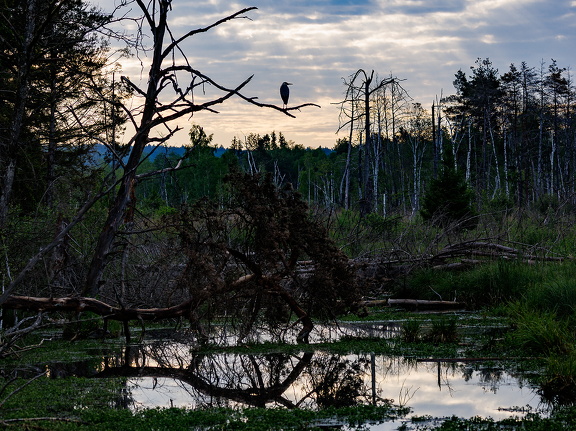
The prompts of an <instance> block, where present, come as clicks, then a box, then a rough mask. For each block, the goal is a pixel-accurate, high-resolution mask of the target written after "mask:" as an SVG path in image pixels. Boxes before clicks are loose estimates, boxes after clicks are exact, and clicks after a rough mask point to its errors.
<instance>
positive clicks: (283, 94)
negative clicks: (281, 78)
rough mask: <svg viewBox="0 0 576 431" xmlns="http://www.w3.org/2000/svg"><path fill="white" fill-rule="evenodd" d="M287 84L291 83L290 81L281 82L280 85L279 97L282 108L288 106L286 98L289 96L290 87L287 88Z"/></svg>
mask: <svg viewBox="0 0 576 431" xmlns="http://www.w3.org/2000/svg"><path fill="white" fill-rule="evenodd" d="M289 85H292V84H291V83H290V82H283V83H282V85H281V86H280V97H281V98H282V102H284V106H283V108H284V109H286V108H287V107H288V98H289V97H290V88H288V86H289Z"/></svg>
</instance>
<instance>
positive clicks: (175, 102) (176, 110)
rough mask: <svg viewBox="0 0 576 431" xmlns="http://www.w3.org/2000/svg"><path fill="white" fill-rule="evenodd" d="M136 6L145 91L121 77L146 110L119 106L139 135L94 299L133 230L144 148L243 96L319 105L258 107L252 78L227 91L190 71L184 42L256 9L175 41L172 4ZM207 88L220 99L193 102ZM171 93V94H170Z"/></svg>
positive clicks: (91, 276)
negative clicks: (184, 121) (144, 48)
mask: <svg viewBox="0 0 576 431" xmlns="http://www.w3.org/2000/svg"><path fill="white" fill-rule="evenodd" d="M135 3H136V5H137V6H138V9H139V11H140V12H141V13H142V16H141V17H140V18H138V19H135V21H136V22H137V23H138V25H139V33H140V34H145V33H147V32H148V33H150V34H151V39H152V46H151V48H150V49H151V53H152V60H151V64H150V67H149V74H148V84H147V87H146V88H140V87H139V86H137V85H136V84H135V83H134V82H132V81H131V80H130V78H128V77H123V78H122V79H123V80H124V82H125V83H126V84H127V85H128V86H129V87H130V88H131V89H132V91H133V93H134V95H135V97H137V98H141V99H142V102H141V105H140V106H142V109H141V110H139V111H138V112H134V111H132V110H130V109H129V108H128V107H127V106H125V105H121V106H120V109H122V110H124V112H125V113H126V115H127V116H128V118H129V121H130V122H131V123H132V126H133V127H134V130H135V132H134V135H133V136H132V138H131V139H130V141H129V145H130V147H131V151H130V155H129V157H128V160H127V162H126V163H125V164H123V169H124V174H123V177H122V179H121V182H120V187H119V189H118V192H117V193H116V196H115V199H114V202H113V203H112V204H111V206H110V208H109V213H108V218H107V220H106V222H105V223H104V226H103V228H102V230H101V232H100V235H99V237H98V241H97V244H96V247H95V250H94V254H93V257H92V261H91V264H90V266H89V270H88V274H87V277H86V284H85V286H84V290H83V293H84V294H85V295H90V296H95V295H97V294H98V292H99V289H100V284H101V279H102V274H103V272H104V269H105V267H106V263H107V258H108V256H109V254H110V252H111V251H112V250H113V247H114V240H115V237H116V234H117V233H118V231H119V229H120V228H121V227H122V225H126V224H128V225H129V224H130V223H131V222H132V221H133V212H134V205H135V188H136V183H137V175H136V169H137V168H138V166H139V164H140V159H141V156H142V153H143V151H144V148H145V147H146V146H147V145H150V144H157V145H161V144H162V143H164V142H166V141H168V140H169V139H170V138H171V137H172V136H174V134H175V133H177V132H178V131H179V130H180V127H178V126H176V127H173V126H171V124H170V123H171V122H172V121H174V120H177V119H179V118H182V117H184V116H189V115H192V114H194V113H195V112H198V111H209V112H214V113H216V112H217V111H216V106H217V105H219V104H222V103H224V102H225V101H226V100H228V99H229V98H231V97H233V96H237V97H240V98H241V99H243V100H244V101H246V102H248V103H251V104H253V105H256V106H259V107H268V108H272V109H276V110H278V111H280V112H282V113H284V114H286V115H288V116H290V117H294V115H293V114H292V113H291V111H293V110H297V109H300V108H302V107H305V106H318V105H315V104H313V103H306V104H302V105H298V106H293V107H290V108H281V107H279V106H276V105H270V104H263V103H260V102H258V101H257V98H256V97H248V96H245V95H244V94H243V93H242V90H243V89H244V87H245V86H246V85H247V84H248V83H249V82H250V81H251V80H252V77H253V76H250V77H248V78H247V79H245V80H244V81H243V82H241V83H240V84H239V85H237V86H236V87H234V88H228V87H225V86H222V85H220V84H218V83H217V82H215V81H214V80H212V79H211V78H210V77H208V76H207V75H205V74H203V73H202V72H201V71H199V70H197V69H194V68H193V67H192V66H191V62H190V61H188V58H187V56H186V53H185V52H184V51H183V49H182V48H181V45H182V43H183V42H184V41H185V40H187V39H189V38H191V37H193V36H195V35H197V34H200V33H204V32H207V31H209V30H211V29H213V28H215V27H218V26H220V25H222V24H224V23H226V22H228V21H232V20H235V19H240V18H247V16H246V15H245V14H246V13H248V12H250V11H253V10H255V9H256V8H255V7H249V8H245V9H242V10H240V11H238V12H236V13H233V14H232V15H228V16H226V17H224V18H222V19H220V20H218V21H216V22H214V23H212V24H210V25H208V26H206V27H202V28H197V29H194V30H190V31H189V32H187V33H186V34H184V35H181V36H176V35H175V34H174V33H173V32H172V31H171V29H170V26H169V23H168V15H169V14H170V11H171V10H172V2H171V0H153V1H150V2H144V1H142V0H136V2H135ZM177 57H179V58H182V60H180V62H177V60H176V58H177ZM182 82H185V83H186V85H184V86H182V85H181V83H182ZM209 87H211V88H213V89H215V90H216V91H217V92H218V93H219V94H220V95H219V96H215V97H214V98H213V99H211V100H207V101H204V102H200V101H199V100H197V99H196V98H195V97H194V95H195V91H196V90H197V89H199V88H200V89H202V90H205V89H206V88H209ZM170 92H172V94H167V93H170ZM158 129H163V133H162V134H159V133H158V132H157V131H158ZM119 162H120V161H119Z"/></svg>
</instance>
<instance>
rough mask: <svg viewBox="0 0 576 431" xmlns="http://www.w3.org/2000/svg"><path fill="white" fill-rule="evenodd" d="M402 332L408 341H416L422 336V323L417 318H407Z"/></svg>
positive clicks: (404, 338) (402, 335) (403, 337)
mask: <svg viewBox="0 0 576 431" xmlns="http://www.w3.org/2000/svg"><path fill="white" fill-rule="evenodd" d="M400 334H401V335H400V336H401V337H402V340H404V341H405V342H406V343H416V342H418V341H420V338H421V337H422V323H421V322H420V321H419V320H415V319H409V320H406V321H405V322H404V323H403V324H402V329H401V330H400Z"/></svg>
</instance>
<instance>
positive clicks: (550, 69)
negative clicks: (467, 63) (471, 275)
mask: <svg viewBox="0 0 576 431" xmlns="http://www.w3.org/2000/svg"><path fill="white" fill-rule="evenodd" d="M401 84H402V81H401V80H399V79H398V78H395V77H392V76H388V77H386V78H385V79H379V78H378V76H377V75H376V74H375V73H374V72H372V73H371V74H370V75H369V74H367V73H366V72H364V71H363V70H361V71H359V72H357V73H355V74H353V75H351V76H350V77H349V78H346V79H344V85H345V89H346V96H345V99H344V100H343V101H342V102H341V103H340V104H341V125H340V130H341V131H344V132H346V134H348V136H347V137H344V138H341V139H338V140H337V142H336V143H335V145H334V147H333V148H332V149H331V151H326V150H325V149H310V148H304V147H303V146H302V145H299V144H296V143H294V142H291V141H289V142H288V141H286V139H285V138H284V136H283V135H282V134H281V133H278V132H272V133H269V134H265V135H262V136H261V135H258V134H250V135H248V136H246V137H244V138H243V139H239V138H236V137H235V138H234V139H233V141H232V143H231V146H230V148H229V150H228V152H227V153H226V155H225V157H223V158H220V159H216V158H214V157H212V156H211V153H212V151H213V146H212V144H211V140H212V138H211V136H206V133H205V132H204V130H203V129H202V127H201V126H198V125H193V126H192V131H191V135H190V136H191V142H190V153H189V157H191V159H190V160H189V164H190V166H191V167H190V170H189V172H187V171H186V170H183V171H182V172H180V173H174V174H173V175H174V176H173V177H172V178H171V179H170V180H168V182H169V183H170V185H169V186H167V180H166V179H165V178H164V179H156V180H155V181H156V184H154V185H152V184H150V185H148V186H146V187H145V188H143V189H142V192H143V193H144V194H145V195H146V196H151V195H152V194H153V193H154V191H156V194H157V195H158V194H162V199H163V201H164V202H165V204H166V206H172V207H177V206H178V205H179V204H180V203H182V202H184V201H186V200H187V199H190V198H191V199H198V198H200V197H202V196H203V194H205V193H206V194H207V195H209V196H212V197H215V196H216V189H217V187H218V178H217V177H218V175H219V174H218V172H220V173H222V172H223V171H226V170H227V169H228V168H227V167H228V166H230V165H231V164H232V165H236V166H240V167H241V169H243V170H244V171H246V172H268V173H270V174H272V175H273V177H274V179H275V182H276V183H277V184H278V185H282V184H285V183H291V184H292V185H293V186H294V187H295V188H296V189H297V190H299V191H300V193H301V194H302V196H303V197H304V199H305V200H307V201H308V202H309V203H313V204H315V205H320V206H324V207H330V208H343V209H356V210H358V211H360V212H362V213H369V212H375V213H377V214H380V215H383V216H386V215H389V214H401V215H408V216H414V215H417V214H419V213H421V211H420V210H421V209H422V205H423V202H424V200H425V196H426V194H427V193H430V188H431V185H432V184H433V181H434V180H435V179H438V177H440V176H442V175H443V172H445V171H446V172H445V175H448V176H450V175H456V177H455V178H461V179H462V180H463V181H464V182H465V183H466V185H467V186H468V187H469V188H470V193H468V194H467V193H466V191H465V190H462V192H463V193H464V194H466V196H468V197H467V199H468V200H469V201H470V203H471V205H472V208H473V209H474V210H475V212H476V213H478V212H483V211H490V210H492V209H507V208H508V209H509V208H513V207H525V208H528V207H534V206H537V207H541V206H543V205H544V206H546V205H556V206H557V205H560V204H561V203H569V204H573V203H574V196H575V193H574V191H575V188H574V187H575V182H574V179H573V172H574V169H575V168H576V154H575V151H576V150H575V144H576V142H575V139H576V111H575V108H574V102H573V99H574V96H575V89H574V86H573V82H572V78H571V74H570V70H569V68H568V67H560V66H558V64H557V62H556V61H555V60H552V61H551V63H550V64H549V65H546V64H545V63H542V64H540V65H539V66H538V68H535V67H530V66H528V65H527V64H526V63H522V64H521V65H520V66H519V67H517V66H516V65H514V64H511V65H510V67H509V70H507V71H506V72H505V73H502V74H500V73H499V72H498V70H497V69H496V68H495V67H494V66H493V65H492V63H491V61H490V60H489V59H478V60H477V61H476V63H475V65H473V66H471V67H470V73H469V74H466V73H464V72H463V71H462V70H458V71H457V72H456V73H455V78H454V90H455V92H454V94H452V95H449V96H446V97H442V98H440V99H438V100H436V101H434V102H433V103H431V106H430V109H425V108H424V106H423V105H422V104H421V103H418V102H414V101H413V100H412V99H411V98H410V96H409V94H408V92H407V91H406V90H405V89H404V88H403V87H402V85H401ZM199 133H200V134H203V137H202V138H199V137H197V135H198V134H199ZM201 154H203V155H201ZM445 161H449V163H450V164H451V165H452V166H453V170H454V171H455V172H448V171H447V170H446V163H445ZM176 162H177V158H176V156H172V160H170V156H168V157H167V158H166V157H164V158H162V159H157V160H156V161H155V163H156V166H155V168H156V169H158V168H163V167H167V166H174V165H175V164H176ZM149 169H152V167H149ZM213 175H216V177H214V176H213ZM450 181H452V180H450ZM192 189H194V190H195V192H193V193H191V190H192ZM169 190H170V191H169ZM460 194H462V193H460ZM444 198H445V197H444ZM426 211H429V209H427V210H426ZM426 211H424V212H425V213H426Z"/></svg>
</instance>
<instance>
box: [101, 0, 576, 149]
mask: <svg viewBox="0 0 576 431" xmlns="http://www.w3.org/2000/svg"><path fill="white" fill-rule="evenodd" d="M111 2H112V0H101V1H100V2H97V1H95V3H96V4H99V5H100V6H101V7H102V8H103V9H104V10H109V9H110V4H111ZM172 4H173V11H172V13H171V28H172V31H173V33H174V34H176V35H178V34H183V33H184V32H186V31H189V30H190V29H193V28H197V27H203V26H206V25H208V24H210V23H211V22H213V21H216V20H218V19H220V18H222V17H224V16H226V15H228V14H231V13H233V12H235V11H237V10H240V9H242V8H244V7H249V6H256V7H258V10H256V11H252V12H250V13H249V14H248V15H249V17H250V18H251V20H246V19H241V20H235V21H233V22H229V23H226V24H224V25H222V26H220V27H218V28H216V29H214V30H212V31H210V32H208V33H204V34H200V35H197V36H195V37H194V38H193V39H191V40H190V41H189V42H187V43H186V44H185V45H184V46H183V48H184V51H185V52H186V54H187V56H188V58H189V59H190V60H191V62H192V63H193V65H194V67H195V68H197V69H199V70H201V71H202V72H203V73H206V74H208V75H209V76H211V77H212V78H213V79H215V80H217V81H219V82H221V83H222V84H224V85H234V84H238V83H240V82H242V81H244V79H246V78H247V77H249V76H250V75H252V74H254V78H253V80H252V82H251V83H250V84H249V85H248V87H247V88H246V90H245V94H246V95H247V96H257V97H258V99H259V100H260V101H261V102H266V103H276V104H279V105H281V103H282V102H281V100H280V97H279V93H278V89H279V86H280V84H281V83H282V82H283V81H289V82H292V83H293V84H294V85H293V86H292V87H291V96H290V104H291V105H295V104H301V103H307V102H312V103H317V104H319V105H321V106H322V108H320V109H318V108H314V107H309V108H305V109H303V110H302V111H301V112H299V113H298V112H296V118H295V119H293V118H289V117H286V116H285V115H283V114H281V113H279V112H278V111H273V110H267V109H263V108H256V107H253V106H251V105H249V104H246V103H245V102H242V101H240V100H238V99H236V100H231V101H229V102H227V103H225V104H224V105H221V106H220V108H219V110H220V114H212V113H200V114H197V115H195V116H194V117H193V118H192V119H186V121H184V122H182V123H181V125H182V126H183V127H184V128H185V130H184V131H182V132H180V135H179V136H177V137H176V138H175V139H173V140H172V141H171V143H172V144H174V145H182V144H184V143H187V130H188V129H189V124H187V123H186V122H194V123H197V124H200V125H201V126H203V127H204V129H205V130H206V132H207V133H213V134H214V143H216V144H218V145H225V146H227V145H229V144H230V141H231V139H232V137H233V136H237V137H239V138H242V137H243V136H244V135H247V134H248V133H251V132H254V133H261V134H264V133H268V132H271V131H272V130H276V131H281V132H283V133H284V135H285V136H286V138H287V139H290V140H293V141H295V142H296V143H298V144H302V145H304V146H310V147H318V146H324V147H332V146H333V145H334V143H335V141H336V139H337V135H336V134H335V132H336V130H337V129H338V107H337V106H336V105H334V103H335V102H338V101H340V100H341V99H342V97H343V92H344V86H343V81H342V78H343V77H348V76H349V75H351V74H352V73H354V72H355V71H356V70H358V69H360V68H363V69H365V70H366V71H368V72H369V71H371V70H372V69H373V70H375V71H376V72H377V73H378V74H379V75H380V76H381V77H384V76H387V75H390V74H392V75H394V76H396V77H398V78H400V79H404V80H405V81H404V82H403V87H404V88H405V90H407V91H408V93H409V95H410V96H411V97H412V98H413V99H414V102H420V103H422V104H423V105H424V106H425V107H428V106H430V105H431V104H432V101H433V100H434V99H435V98H436V97H439V96H440V95H441V94H443V95H444V96H445V95H448V94H453V93H454V88H453V85H452V81H453V79H454V74H455V73H456V72H457V71H458V70H459V69H462V70H464V71H465V72H466V73H468V72H469V68H470V66H473V65H474V62H475V61H476V59H477V58H490V60H491V61H492V63H493V65H494V67H496V68H497V69H498V70H499V72H500V73H504V72H506V71H507V70H508V67H509V65H510V63H514V64H516V65H519V64H520V63H521V62H522V61H525V62H527V63H528V65H529V66H531V67H535V68H537V69H538V68H540V64H541V62H542V61H544V62H545V63H546V67H547V65H548V64H549V63H550V61H551V59H555V60H556V61H557V63H558V66H560V67H571V66H574V64H575V63H576V61H575V52H576V49H575V48H576V40H575V39H576V27H575V26H576V1H574V0H358V1H354V0H312V1H310V0H307V1H304V0H296V1H277V0H254V1H252V2H250V3H241V2H229V1H225V0H205V1H204V0H201V1H192V0H189V1H188V0H187V1H185V0H173V2H172ZM123 66H124V73H126V74H130V75H131V76H138V74H139V72H140V66H139V63H138V62H135V61H132V62H130V61H123ZM188 120H189V121H188Z"/></svg>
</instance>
